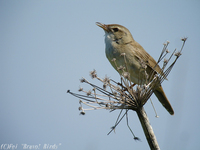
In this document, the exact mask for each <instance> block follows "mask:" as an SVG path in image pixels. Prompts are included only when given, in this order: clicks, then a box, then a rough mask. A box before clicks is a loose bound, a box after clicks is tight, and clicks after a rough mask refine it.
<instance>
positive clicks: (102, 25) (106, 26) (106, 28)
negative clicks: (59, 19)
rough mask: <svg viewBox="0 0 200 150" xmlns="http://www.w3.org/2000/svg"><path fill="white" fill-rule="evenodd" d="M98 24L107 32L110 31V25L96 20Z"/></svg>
mask: <svg viewBox="0 0 200 150" xmlns="http://www.w3.org/2000/svg"><path fill="white" fill-rule="evenodd" d="M96 25H97V26H99V27H101V28H102V29H103V30H104V31H105V32H109V28H108V25H106V24H103V23H100V22H96Z"/></svg>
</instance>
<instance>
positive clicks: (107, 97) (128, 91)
mask: <svg viewBox="0 0 200 150" xmlns="http://www.w3.org/2000/svg"><path fill="white" fill-rule="evenodd" d="M181 40H182V41H183V45H182V47H181V50H180V51H178V52H177V51H176V49H175V50H174V51H173V52H172V54H171V55H170V56H169V58H166V56H167V54H169V53H170V52H169V50H168V49H167V47H168V45H169V42H168V41H167V42H166V43H164V44H163V45H164V47H163V50H162V52H161V55H160V57H159V59H158V61H157V65H158V63H160V62H161V61H162V60H163V65H162V71H163V75H160V74H156V75H154V73H152V75H150V76H153V77H152V78H153V80H151V81H149V82H148V83H147V84H143V85H137V86H135V87H133V86H134V83H131V82H130V80H129V78H130V74H129V72H128V71H127V69H126V66H117V68H118V69H119V70H122V74H120V82H116V81H114V80H112V79H110V78H108V77H107V76H106V77H104V78H100V77H98V75H97V73H96V70H93V71H91V72H90V76H91V78H92V79H97V80H99V81H100V82H101V86H97V85H95V84H92V83H91V82H89V81H88V80H86V79H85V78H82V79H81V80H80V81H81V83H86V84H89V85H90V86H91V87H92V89H91V90H89V91H85V90H84V89H83V88H82V87H80V88H79V90H78V91H79V92H81V93H82V94H77V93H73V92H71V91H70V90H68V91H67V92H68V93H70V94H72V95H73V96H75V97H77V98H79V99H80V100H79V103H80V107H79V110H80V111H81V113H80V114H82V115H84V114H85V111H86V110H97V109H106V110H110V111H114V110H117V109H120V110H121V111H120V114H119V116H118V118H117V121H116V123H115V125H114V126H113V127H112V130H111V131H113V130H114V129H115V128H116V126H117V125H118V124H119V122H120V121H121V120H122V118H123V117H124V116H127V112H128V110H134V111H137V110H138V109H139V108H141V107H143V105H144V104H145V103H146V102H147V101H148V99H149V98H150V97H151V95H152V93H153V91H154V89H155V87H156V86H157V85H159V84H161V83H162V82H163V81H164V80H165V79H166V78H167V76H168V75H169V73H170V71H171V70H172V68H173V66H174V64H175V63H176V61H177V59H178V58H179V57H180V55H181V51H182V49H183V46H184V44H185V41H186V40H187V38H182V39H181ZM172 56H175V59H174V61H173V62H172V63H171V64H170V65H169V67H168V68H167V69H166V67H167V65H168V64H169V61H170V60H171V59H172ZM121 57H124V61H125V64H126V55H125V54H121ZM113 61H114V62H115V61H116V60H115V59H113ZM141 63H143V62H141ZM142 66H143V68H144V69H146V65H145V64H142ZM147 76H148V75H147ZM147 78H148V77H147ZM83 105H85V107H83ZM123 110H125V113H124V115H122V111H123ZM127 125H128V120H127ZM128 127H129V126H128ZM129 129H130V127H129ZM130 131H131V132H132V130H131V129H130ZM109 133H110V132H109ZM109 133H108V134H109ZM132 134H133V132H132ZM133 136H134V139H135V140H139V138H137V137H136V136H135V135H134V134H133Z"/></svg>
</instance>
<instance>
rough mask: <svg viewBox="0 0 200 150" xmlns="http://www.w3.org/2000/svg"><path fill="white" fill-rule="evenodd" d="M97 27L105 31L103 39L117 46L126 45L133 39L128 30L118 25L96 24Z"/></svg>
mask: <svg viewBox="0 0 200 150" xmlns="http://www.w3.org/2000/svg"><path fill="white" fill-rule="evenodd" d="M96 25H97V26H99V27H101V28H102V29H103V30H104V31H105V34H106V35H105V38H109V40H112V41H115V42H116V43H117V44H127V43H130V42H131V41H133V37H132V35H131V33H130V32H129V30H128V29H127V28H126V27H124V26H122V25H118V24H108V25H106V24H103V23H99V22H97V23H96Z"/></svg>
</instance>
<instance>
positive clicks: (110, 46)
mask: <svg viewBox="0 0 200 150" xmlns="http://www.w3.org/2000/svg"><path fill="white" fill-rule="evenodd" d="M96 24H97V25H98V26H99V27H101V28H102V29H103V30H104V31H105V44H106V48H105V50H106V57H107V58H108V60H109V62H110V63H111V65H112V66H113V67H114V68H115V70H117V71H118V72H119V73H120V74H121V73H122V72H120V70H119V69H117V66H118V67H119V66H127V69H128V72H129V73H130V80H131V81H132V82H133V83H135V84H139V85H141V84H145V83H146V81H147V74H148V75H149V77H150V76H151V74H152V72H154V73H159V74H161V75H163V72H162V69H161V68H160V67H159V65H157V63H156V61H155V60H154V59H153V57H151V56H150V55H149V54H148V53H147V52H146V51H145V50H144V48H143V47H142V46H141V45H140V44H139V43H137V42H136V41H135V40H134V39H133V37H132V35H131V33H130V32H129V30H128V29H127V28H125V27H124V26H121V25H118V24H108V25H106V24H102V23H99V22H97V23H96ZM123 53H125V55H126V64H125V61H124V57H122V56H121V54H123ZM113 58H115V59H116V61H115V62H114V61H112V60H113ZM115 63H116V64H115ZM143 64H145V66H146V69H144V67H143ZM145 71H146V73H147V74H146V73H145ZM148 80H152V78H149V79H148ZM154 94H155V95H156V97H157V98H158V100H159V101H160V103H161V104H162V105H163V106H164V107H165V109H166V110H167V111H168V112H169V113H170V114H171V115H173V114H174V110H173V108H172V106H171V105H170V102H169V101H168V99H167V97H166V95H165V93H164V91H163V88H162V86H161V85H160V86H158V87H157V88H156V89H155V90H154Z"/></svg>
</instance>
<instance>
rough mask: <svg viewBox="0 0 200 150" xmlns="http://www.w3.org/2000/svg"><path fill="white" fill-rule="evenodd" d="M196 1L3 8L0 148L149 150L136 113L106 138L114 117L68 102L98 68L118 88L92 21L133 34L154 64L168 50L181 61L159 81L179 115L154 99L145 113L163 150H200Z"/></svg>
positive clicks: (199, 15)
mask: <svg viewBox="0 0 200 150" xmlns="http://www.w3.org/2000/svg"><path fill="white" fill-rule="evenodd" d="M199 7H200V1H197V0H196V1H195V0H192V1H155V0H154V1H151V2H148V1H126V2H125V1H123V2H122V1H101V2H99V1H59V0H58V1H47V0H46V1H45V0H44V1H21V0H19V1H0V20H1V23H0V68H1V71H0V72H1V76H0V91H1V92H0V93H1V94H0V120H1V124H0V135H1V136H0V144H1V145H2V144H18V149H22V148H23V147H22V144H28V145H39V144H40V149H42V146H43V145H44V144H50V145H53V144H56V145H57V146H58V148H57V149H60V150H61V149H63V150H64V149H65V150H66V149H83V150H90V149H91V150H101V149H104V150H108V149H109V150H110V149H123V150H129V149H139V150H140V149H149V148H148V144H147V142H146V139H145V137H144V133H143V131H142V128H141V125H140V122H139V120H138V118H137V115H136V113H135V112H130V113H129V124H130V126H131V128H132V130H133V132H134V133H135V134H136V136H138V137H140V139H141V140H142V142H135V141H134V140H133V138H132V135H131V133H130V131H129V130H128V128H127V126H126V121H125V120H124V121H122V122H121V124H120V125H119V126H118V128H117V129H116V134H115V133H112V134H110V135H109V136H107V133H108V132H109V131H110V127H111V126H113V125H114V123H115V120H116V118H117V115H118V113H119V112H118V111H115V112H112V113H110V112H109V111H106V110H96V111H88V112H86V115H85V116H80V115H79V111H78V107H79V103H78V99H77V98H75V97H73V96H71V95H69V94H67V93H66V91H67V90H68V89H70V90H71V91H74V92H76V91H77V90H78V88H79V86H83V87H84V88H85V89H86V90H89V89H90V87H88V86H85V85H82V84H81V83H80V81H79V79H80V78H81V77H85V78H87V79H88V80H90V81H91V82H95V81H93V80H92V79H91V78H90V77H89V72H90V71H91V70H93V69H96V70H97V73H98V75H99V76H100V77H104V76H105V75H107V76H108V77H111V78H113V79H115V80H119V76H118V73H117V72H116V71H115V70H114V69H113V68H112V67H111V65H110V64H109V62H108V60H107V59H106V56H105V50H104V49H105V45H104V32H103V30H102V29H100V28H99V27H97V26H96V25H95V22H97V21H98V22H102V23H105V24H110V23H115V24H121V25H123V26H125V27H127V28H128V29H129V30H130V32H131V33H132V35H133V37H134V39H135V40H136V41H137V42H139V43H140V44H141V45H142V46H143V47H144V48H145V49H146V51H147V52H148V53H149V54H151V55H152V56H153V57H154V58H155V59H156V60H157V58H158V56H159V55H160V52H161V50H162V47H163V45H162V44H163V43H164V42H166V41H167V40H169V41H170V45H169V50H170V51H173V50H174V49H175V48H177V49H180V46H181V44H182V42H181V41H180V38H181V37H188V40H187V42H186V44H185V48H184V50H183V52H182V54H183V55H182V56H181V57H180V59H179V60H178V62H177V63H176V65H175V67H174V68H173V70H172V72H171V73H170V75H169V76H168V81H165V82H164V83H163V88H164V90H165V93H166V94H167V97H168V99H169V100H170V102H171V104H172V106H173V108H174V111H175V115H174V116H170V115H169V114H168V113H167V111H166V110H165V109H164V108H163V107H162V106H161V105H160V103H159V102H158V101H157V99H156V98H155V97H154V96H152V100H153V102H154V105H155V107H156V110H157V112H158V115H159V116H160V117H159V118H155V113H154V111H153V108H152V106H151V104H150V103H149V102H148V103H147V104H146V105H145V110H146V112H147V115H148V117H149V119H150V122H151V125H152V127H153V129H154V132H155V135H156V137H157V140H158V143H159V145H160V148H161V149H162V150H168V149H176V150H188V149H190V150H191V149H195V150H196V149H199V148H200V143H199V134H200V128H199V126H200V120H199V119H198V114H200V109H199V106H200V101H199V97H198V92H199V91H198V85H199V80H198V78H199V76H200V72H199V69H198V68H199V64H200V61H199V56H200V52H199V40H200V28H199V27H200V9H199Z"/></svg>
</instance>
